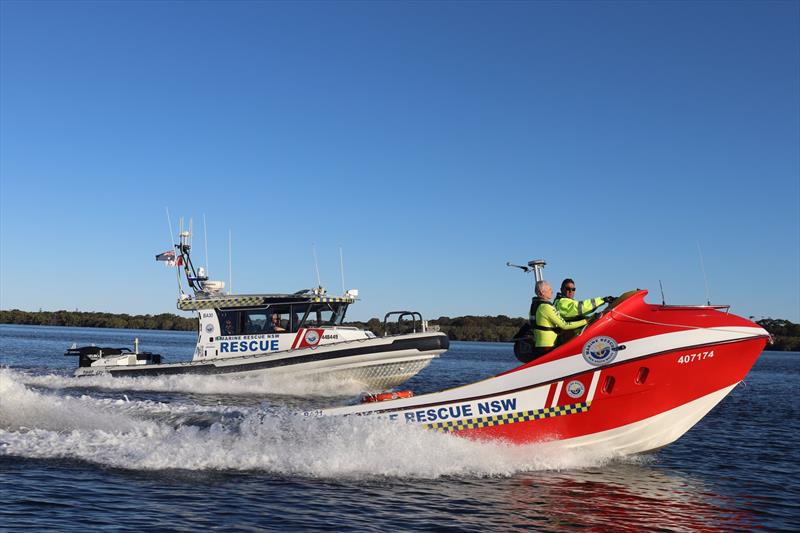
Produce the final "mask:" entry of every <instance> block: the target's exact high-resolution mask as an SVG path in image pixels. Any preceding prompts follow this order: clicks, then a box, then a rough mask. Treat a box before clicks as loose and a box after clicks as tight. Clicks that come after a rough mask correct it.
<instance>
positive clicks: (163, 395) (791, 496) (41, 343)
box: [0, 325, 800, 531]
mask: <svg viewBox="0 0 800 533" xmlns="http://www.w3.org/2000/svg"><path fill="white" fill-rule="evenodd" d="M134 337H138V338H139V339H140V341H141V342H142V349H146V350H149V351H154V352H158V353H162V354H164V355H165V356H166V358H167V360H170V361H175V360H178V359H181V358H188V357H189V356H190V354H191V353H192V350H193V348H194V339H195V334H194V333H187V332H153V331H135V330H103V329H89V328H86V329H78V328H58V327H35V326H10V325H0V364H2V366H3V368H0V494H1V495H2V501H3V505H2V506H0V530H23V529H26V530H27V529H30V528H34V529H37V530H41V529H48V528H51V529H58V530H62V531H64V530H83V529H85V528H87V527H104V528H110V529H114V530H116V531H141V530H143V529H156V528H165V529H171V530H186V531H188V530H196V529H198V528H204V529H209V528H210V529H220V530H226V531H227V530H247V531H254V530H256V531H260V530H282V531H283V530H303V531H310V530H325V531H328V530H331V529H333V530H366V531H380V530H386V529H401V530H424V531H428V530H434V529H435V530H463V531H485V530H509V529H536V530H553V531H563V530H572V529H575V528H592V529H600V530H604V529H614V530H622V531H641V530H644V529H647V530H653V529H660V530H674V531H687V530H698V529H702V530H709V529H723V530H732V529H746V530H749V529H762V528H763V529H768V530H786V531H789V530H797V529H798V528H800V504H799V503H798V501H800V483H798V481H797V473H798V472H797V470H798V468H797V465H798V464H800V453H798V448H797V446H798V443H797V436H798V434H799V432H798V430H800V421H798V403H799V402H798V399H797V391H796V389H797V378H798V374H799V373H800V354H798V353H778V352H765V353H764V355H762V356H761V358H760V359H759V361H758V362H757V363H756V366H755V367H754V369H753V370H752V371H751V373H750V375H749V376H748V379H747V381H746V386H739V387H737V388H736V389H735V390H734V391H733V392H732V393H731V395H730V396H728V398H726V399H725V400H724V401H723V402H722V403H721V404H720V405H719V406H717V408H715V409H714V410H713V411H712V412H711V413H710V414H709V415H708V416H707V417H706V418H705V419H703V420H702V421H701V422H700V423H699V424H698V425H697V426H696V427H695V428H694V429H692V430H691V431H690V432H689V433H688V434H686V435H685V436H684V437H682V438H681V439H680V440H678V442H676V443H674V444H672V445H670V446H668V447H666V448H664V449H662V450H660V451H658V452H656V453H652V454H648V455H642V456H636V457H629V458H623V459H620V458H611V457H604V456H601V455H593V454H592V453H586V452H582V453H577V452H574V451H572V452H566V451H564V450H561V449H559V447H558V446H557V445H531V446H524V447H514V446H506V445H502V444H497V443H476V442H471V441H467V440H465V439H460V438H457V437H453V436H451V435H446V434H442V433H437V432H432V431H425V430H422V429H420V428H415V427H409V426H405V425H402V424H393V423H389V422H388V421H381V420H372V419H356V418H346V419H330V420H327V419H321V420H320V419H315V420H304V419H301V418H298V417H296V416H295V415H294V414H293V413H294V412H296V410H297V409H298V408H305V407H321V406H328V405H337V404H344V403H351V402H353V401H354V400H355V398H356V397H357V393H358V391H357V390H354V389H353V387H352V385H351V386H347V387H344V388H343V387H342V386H340V385H339V384H333V385H326V384H316V385H314V387H313V389H311V390H308V384H304V383H301V382H297V381H296V380H291V382H286V381H283V382H274V381H271V380H268V379H263V378H259V379H250V380H247V381H241V380H239V381H236V380H235V381H230V380H225V379H220V378H215V377H204V376H192V377H188V376H187V377H176V376H172V377H169V378H136V379H120V378H81V379H76V378H73V377H72V376H71V372H72V369H73V367H74V366H75V365H76V364H77V362H76V359H75V358H70V357H64V356H62V355H61V354H62V353H63V352H64V350H65V349H66V348H67V347H68V346H69V345H71V344H72V343H73V342H77V343H78V345H79V346H80V345H84V344H89V343H92V342H94V343H96V344H98V345H105V346H126V345H127V346H132V342H133V338H134ZM514 363H515V360H514V358H513V355H512V354H511V348H510V346H509V345H504V344H491V343H453V344H452V346H451V350H450V351H449V352H448V353H446V354H445V355H444V356H443V357H441V358H439V359H437V360H435V361H434V362H433V363H432V364H431V366H430V367H428V368H427V369H425V370H424V371H423V372H422V373H420V374H419V375H418V376H416V377H415V378H414V379H413V380H411V381H410V382H409V383H408V387H407V388H412V389H414V390H415V391H417V392H426V391H433V390H437V389H440V388H445V387H450V386H454V385H457V384H460V383H465V382H468V381H473V380H475V379H480V378H483V377H488V376H490V375H493V374H495V373H497V372H500V371H503V370H506V369H507V368H509V367H511V366H512V365H514Z"/></svg>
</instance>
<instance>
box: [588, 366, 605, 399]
mask: <svg viewBox="0 0 800 533" xmlns="http://www.w3.org/2000/svg"><path fill="white" fill-rule="evenodd" d="M600 372H601V370H597V371H596V372H595V373H594V374H592V384H591V385H589V394H587V395H586V400H587V401H590V402H591V401H592V400H594V393H595V392H597V383H598V382H599V381H600Z"/></svg>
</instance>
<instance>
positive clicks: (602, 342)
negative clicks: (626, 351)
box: [583, 337, 619, 366]
mask: <svg viewBox="0 0 800 533" xmlns="http://www.w3.org/2000/svg"><path fill="white" fill-rule="evenodd" d="M617 352H619V345H618V344H617V341H615V340H614V339H612V338H611V337H594V338H593V339H589V342H587V343H586V344H584V345H583V358H584V359H585V360H586V362H587V363H589V364H590V365H592V366H602V365H607V364H608V363H610V362H611V361H613V360H614V358H615V357H617Z"/></svg>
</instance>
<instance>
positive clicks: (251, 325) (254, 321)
mask: <svg viewBox="0 0 800 533" xmlns="http://www.w3.org/2000/svg"><path fill="white" fill-rule="evenodd" d="M242 314H243V319H244V320H242V333H243V334H245V335H252V334H254V333H271V332H272V331H271V329H272V320H271V319H272V313H267V311H266V310H265V309H259V310H256V311H244V312H243V313H242Z"/></svg>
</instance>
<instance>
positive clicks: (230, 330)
mask: <svg viewBox="0 0 800 533" xmlns="http://www.w3.org/2000/svg"><path fill="white" fill-rule="evenodd" d="M217 318H219V327H220V329H221V331H222V335H223V336H230V335H238V334H239V331H240V330H239V311H222V310H220V309H217Z"/></svg>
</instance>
